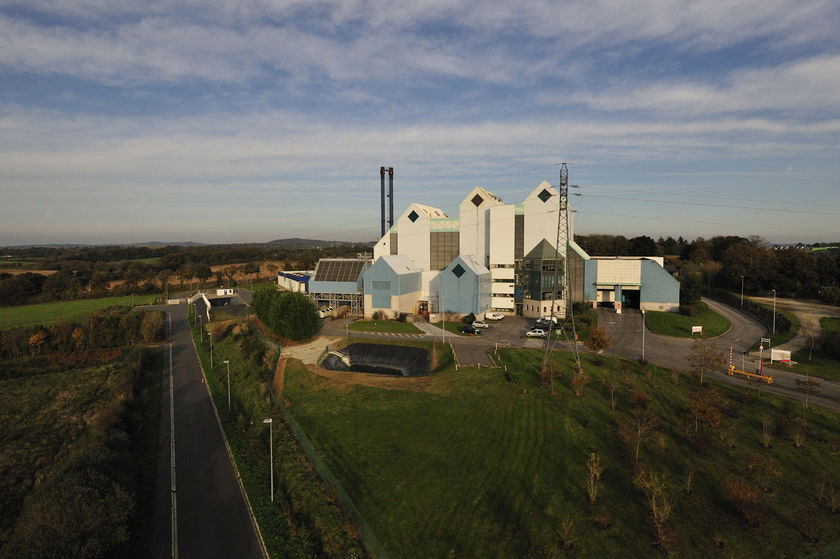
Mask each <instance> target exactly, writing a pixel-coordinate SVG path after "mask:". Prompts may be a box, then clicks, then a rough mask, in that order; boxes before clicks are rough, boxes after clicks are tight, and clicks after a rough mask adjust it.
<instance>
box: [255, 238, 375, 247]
mask: <svg viewBox="0 0 840 559" xmlns="http://www.w3.org/2000/svg"><path fill="white" fill-rule="evenodd" d="M265 244H267V245H269V246H274V247H283V248H315V247H325V246H341V245H360V244H361V245H368V244H373V243H372V242H358V241H352V242H351V241H323V240H317V239H300V238H298V237H294V238H291V239H275V240H273V241H268V242H267V243H265Z"/></svg>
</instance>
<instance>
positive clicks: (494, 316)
mask: <svg viewBox="0 0 840 559" xmlns="http://www.w3.org/2000/svg"><path fill="white" fill-rule="evenodd" d="M504 317H505V315H503V314H501V313H497V312H486V313H484V320H501V319H503V318H504Z"/></svg>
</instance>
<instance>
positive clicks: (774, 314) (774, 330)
mask: <svg viewBox="0 0 840 559" xmlns="http://www.w3.org/2000/svg"><path fill="white" fill-rule="evenodd" d="M773 335H774V336H775V335H776V290H775V289H774V290H773Z"/></svg>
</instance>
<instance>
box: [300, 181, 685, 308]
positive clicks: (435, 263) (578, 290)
mask: <svg viewBox="0 0 840 559" xmlns="http://www.w3.org/2000/svg"><path fill="white" fill-rule="evenodd" d="M383 169H384V168H383ZM382 176H383V193H384V174H382ZM390 196H391V200H392V201H393V197H392V195H390ZM382 207H383V231H385V233H384V235H382V237H381V238H380V239H379V241H378V242H377V243H376V245H375V247H374V251H373V264H372V265H371V263H370V261H367V260H364V259H357V260H355V261H339V259H333V261H332V262H330V263H329V266H327V262H325V261H322V262H321V263H319V266H318V268H317V269H316V271H315V275H314V278H313V279H312V280H311V281H310V282H309V285H308V289H307V290H308V292H309V294H310V297H311V298H312V299H313V300H314V301H316V302H317V303H318V304H327V303H329V304H350V305H351V307H352V314H362V313H363V314H364V315H365V316H371V315H372V314H373V313H374V312H375V311H385V312H386V314H389V315H391V316H395V315H397V314H399V313H407V314H419V315H427V314H430V313H440V312H452V313H457V314H468V313H470V312H472V313H475V314H476V315H481V314H482V313H484V312H485V311H494V312H499V313H503V314H510V315H512V314H518V315H523V316H526V317H531V318H534V317H539V316H547V315H549V314H550V313H551V311H552V304H553V305H554V313H555V315H558V316H560V317H563V316H565V314H566V312H567V309H568V308H569V306H570V305H569V301H568V300H566V299H565V297H566V296H567V295H566V294H567V293H568V297H569V298H570V299H571V301H587V302H590V303H591V304H592V305H593V306H594V305H598V304H601V305H605V306H611V307H613V308H615V310H616V312H621V310H622V308H625V307H627V308H642V309H651V310H674V309H676V308H677V307H678V306H679V283H678V282H677V280H675V279H674V278H673V277H672V276H671V275H670V274H668V272H667V271H666V270H665V269H664V268H663V267H662V259H661V258H659V257H649V258H623V259H616V258H605V257H590V256H589V255H588V254H586V252H585V251H584V250H583V249H581V248H580V247H579V246H578V245H577V244H576V243H575V242H574V241H573V240H572V241H570V240H569V239H568V238H567V230H566V229H565V228H564V227H558V217H559V212H560V208H561V200H560V193H559V192H558V190H557V189H555V188H554V187H553V186H551V185H550V184H549V183H548V182H546V181H542V182H541V183H540V184H539V185H538V186H537V187H536V188H534V189H533V190H532V191H531V192H530V193H529V194H528V195H527V196H526V197H525V199H524V200H523V201H522V202H521V203H517V204H505V203H504V202H503V201H502V200H501V199H500V198H499V197H498V196H496V195H495V194H493V193H492V192H489V191H487V190H485V189H484V188H482V187H480V186H476V187H475V188H473V189H472V191H471V192H470V193H469V194H468V195H467V196H466V197H465V198H464V199H463V200H462V201H461V203H460V204H459V206H458V211H459V215H458V216H457V217H450V216H448V215H446V213H445V212H444V211H443V210H441V209H440V208H436V207H434V206H428V205H424V204H419V203H416V202H415V203H412V204H410V205H409V206H408V207H407V208H406V209H405V211H403V213H402V214H401V215H400V216H399V217H398V218H397V220H396V221H395V222H394V220H393V217H392V218H391V220H390V221H389V224H390V227H389V228H388V229H386V228H385V226H384V223H385V222H384V207H385V205H384V199H383V206H382ZM566 214H567V218H568V232H569V234H570V235H571V237H572V238H574V234H573V232H574V223H573V221H572V212H571V211H570V209H569V211H567V212H566ZM392 216H393V212H392ZM558 229H559V231H558ZM558 232H559V243H558V242H557V241H558ZM555 247H559V250H557V249H556V248H555ZM567 255H568V262H566V257H567ZM555 267H556V270H555ZM342 270H344V271H345V272H347V273H342V274H339V275H336V273H337V271H342ZM334 272H335V273H334ZM566 275H568V277H566ZM333 276H335V277H333ZM339 276H340V277H339ZM567 282H568V290H566V284H567Z"/></svg>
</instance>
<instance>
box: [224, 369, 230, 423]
mask: <svg viewBox="0 0 840 559" xmlns="http://www.w3.org/2000/svg"><path fill="white" fill-rule="evenodd" d="M222 363H224V364H225V365H227V389H228V413H230V359H225V360H224V361H222Z"/></svg>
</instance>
